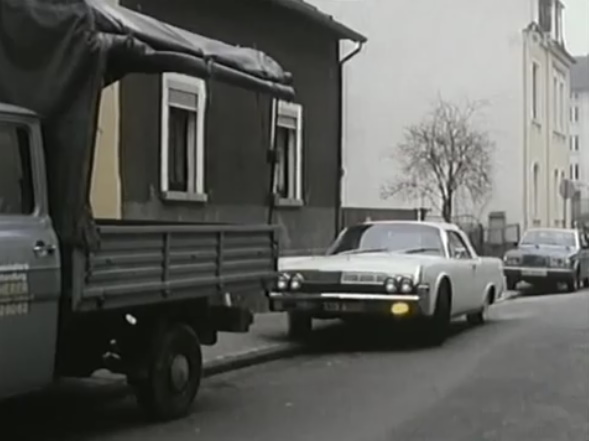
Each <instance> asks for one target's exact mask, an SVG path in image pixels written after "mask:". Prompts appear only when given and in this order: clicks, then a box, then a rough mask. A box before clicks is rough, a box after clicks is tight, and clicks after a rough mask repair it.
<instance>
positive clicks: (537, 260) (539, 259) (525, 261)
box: [522, 254, 548, 266]
mask: <svg viewBox="0 0 589 441" xmlns="http://www.w3.org/2000/svg"><path fill="white" fill-rule="evenodd" d="M522 265H523V266H547V265H548V261H547V259H546V257H543V256H536V255H533V254H528V255H524V256H523V257H522Z"/></svg>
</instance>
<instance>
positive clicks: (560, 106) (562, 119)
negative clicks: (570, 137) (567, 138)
mask: <svg viewBox="0 0 589 441" xmlns="http://www.w3.org/2000/svg"><path fill="white" fill-rule="evenodd" d="M558 99H559V101H558V116H559V120H558V123H559V128H560V131H561V133H564V127H565V118H566V116H565V115H566V113H565V106H564V83H563V82H562V81H559V85H558Z"/></svg>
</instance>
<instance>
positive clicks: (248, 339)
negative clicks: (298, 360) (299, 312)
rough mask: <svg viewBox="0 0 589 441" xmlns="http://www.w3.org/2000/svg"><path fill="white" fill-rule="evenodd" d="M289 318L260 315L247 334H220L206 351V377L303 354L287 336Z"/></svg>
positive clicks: (204, 351)
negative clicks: (299, 353)
mask: <svg viewBox="0 0 589 441" xmlns="http://www.w3.org/2000/svg"><path fill="white" fill-rule="evenodd" d="M286 326H287V323H286V314H282V313H263V314H257V315H256V316H255V318H254V323H253V325H252V327H251V328H250V332H248V333H246V334H230V333H226V332H220V333H219V341H218V342H217V344H216V345H214V346H204V347H203V358H204V366H205V372H204V375H205V376H210V375H214V374H218V373H221V372H226V371H228V370H233V369H237V368H240V367H245V366H250V365H253V364H257V363H262V362H265V361H270V360H274V359H277V358H282V357H286V356H289V355H294V354H296V353H298V352H300V351H301V350H302V348H301V346H300V345H297V344H295V343H291V342H289V341H288V340H287V336H286V329H287V328H286Z"/></svg>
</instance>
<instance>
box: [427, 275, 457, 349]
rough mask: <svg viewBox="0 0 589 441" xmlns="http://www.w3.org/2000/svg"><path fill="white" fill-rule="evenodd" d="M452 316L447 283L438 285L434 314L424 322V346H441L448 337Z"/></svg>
mask: <svg viewBox="0 0 589 441" xmlns="http://www.w3.org/2000/svg"><path fill="white" fill-rule="evenodd" d="M451 317H452V300H451V297H450V290H449V287H448V285H447V284H443V285H442V286H441V287H440V291H439V293H438V297H437V299H436V309H435V311H434V316H433V317H432V318H430V319H428V321H427V322H426V323H425V325H424V327H425V329H424V333H423V343H424V344H425V345H426V346H441V345H442V344H444V342H445V341H446V339H447V338H448V332H449V328H450V321H451Z"/></svg>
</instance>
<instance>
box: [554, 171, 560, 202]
mask: <svg viewBox="0 0 589 441" xmlns="http://www.w3.org/2000/svg"><path fill="white" fill-rule="evenodd" d="M559 175H560V173H558V170H557V169H555V170H554V187H553V192H554V210H555V212H556V213H560V211H559V207H558V206H559V202H560V198H559V196H560V195H559V192H558V186H559V181H558V178H559Z"/></svg>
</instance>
